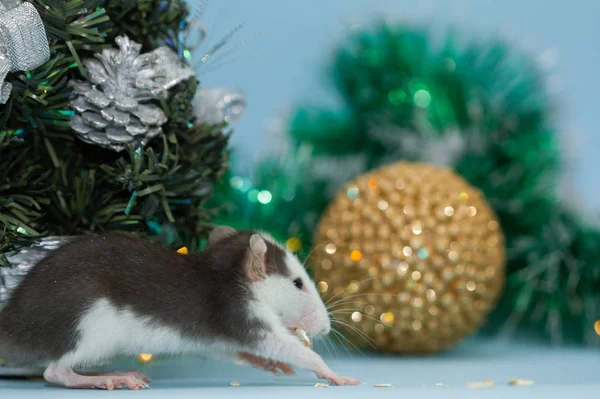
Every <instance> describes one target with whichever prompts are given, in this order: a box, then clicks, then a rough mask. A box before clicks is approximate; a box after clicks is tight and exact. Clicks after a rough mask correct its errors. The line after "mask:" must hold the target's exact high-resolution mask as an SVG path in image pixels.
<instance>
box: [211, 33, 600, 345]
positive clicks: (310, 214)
mask: <svg viewBox="0 0 600 399" xmlns="http://www.w3.org/2000/svg"><path fill="white" fill-rule="evenodd" d="M434 43H435V40H434V38H433V37H432V36H431V35H430V33H429V31H428V30H427V29H413V28H411V27H408V26H405V25H388V24H378V25H376V26H374V27H373V28H372V29H369V30H366V31H360V32H355V33H353V34H352V35H351V36H350V37H349V38H348V39H347V40H346V41H345V42H343V43H342V44H341V45H340V46H339V47H338V48H337V49H336V51H335V54H334V59H333V66H332V70H331V72H332V78H333V81H334V82H335V84H336V87H337V90H338V91H339V93H340V94H341V97H342V98H343V99H344V100H345V102H346V104H345V105H346V106H345V108H344V109H342V110H340V111H334V110H323V109H321V108H319V107H304V108H301V109H300V110H298V112H297V113H296V115H295V117H294V118H293V119H292V121H291V123H290V130H289V134H288V137H287V141H288V142H289V146H290V151H289V152H286V153H284V154H283V155H280V156H273V157H271V158H270V159H267V160H265V161H263V162H262V163H260V164H259V165H258V167H257V169H256V170H255V171H254V175H253V176H252V181H250V180H249V179H248V178H241V177H239V176H229V179H230V181H229V182H228V183H226V184H224V185H223V186H221V187H220V192H219V193H218V195H217V196H216V197H215V198H216V199H218V200H219V201H226V200H228V199H229V203H228V205H227V208H226V212H224V213H223V216H222V218H221V222H223V223H230V224H234V223H233V222H238V223H237V224H238V225H239V224H240V223H239V221H244V220H247V222H245V226H247V227H258V228H263V229H266V230H269V231H271V232H273V233H275V234H277V235H278V236H280V237H282V238H290V237H296V238H299V239H300V240H301V241H302V244H303V245H302V247H301V248H300V253H301V254H302V255H306V254H307V251H308V250H309V249H310V244H311V242H310V240H311V234H312V232H313V230H314V227H315V225H316V222H317V220H318V218H319V216H320V214H321V213H322V211H323V210H324V207H325V206H326V204H327V203H328V201H329V200H330V199H331V198H332V196H333V195H334V193H335V192H336V191H337V189H338V188H339V187H340V185H341V184H343V183H344V182H345V181H347V180H349V179H350V178H352V177H354V176H355V175H358V174H360V173H363V172H365V171H367V170H369V169H371V168H374V167H377V166H379V165H381V164H384V163H387V162H392V161H397V160H401V159H403V160H412V161H425V162H431V163H443V164H446V165H449V166H451V167H453V168H454V169H455V170H456V171H457V172H458V173H459V174H461V175H462V176H464V177H465V178H466V179H467V180H468V181H469V182H470V183H471V184H473V185H474V186H476V187H479V188H480V189H482V191H483V192H484V193H485V195H486V197H487V199H488V200H489V202H490V204H491V205H492V206H493V208H494V210H495V211H496V213H497V214H498V216H499V218H500V220H501V224H502V227H503V230H504V232H505V234H506V239H507V250H508V278H507V286H506V292H505V294H504V296H503V298H502V300H501V302H500V304H499V306H498V309H497V311H496V312H495V313H494V314H493V315H492V316H491V317H490V321H489V323H488V326H487V329H488V330H491V331H498V330H499V329H502V328H503V329H505V330H507V331H509V330H510V331H512V330H513V329H514V328H515V327H517V326H520V327H525V329H524V330H525V331H532V330H533V331H536V332H539V333H540V334H542V335H545V336H547V337H549V338H550V339H551V341H552V342H554V343H558V342H562V341H569V342H579V343H584V342H585V343H587V344H596V345H598V344H600V337H599V336H598V335H597V334H596V332H595V331H594V322H595V321H596V320H598V319H600V241H599V240H598V238H599V236H600V231H599V230H597V229H594V228H593V227H591V226H588V225H587V224H586V221H585V220H582V218H581V217H580V216H578V215H577V214H576V213H575V212H574V211H573V210H570V209H568V208H566V207H565V206H564V205H563V204H561V202H560V201H559V198H558V195H557V192H556V186H557V179H558V173H559V171H560V167H561V160H560V153H559V148H558V140H557V135H556V133H555V132H554V131H553V129H552V126H551V124H550V122H549V120H548V119H549V115H550V114H551V108H552V106H551V105H550V104H549V102H548V96H547V94H546V92H545V89H544V80H543V78H542V74H541V73H540V72H539V71H538V68H537V66H536V65H535V63H534V62H533V60H532V59H531V58H530V57H528V56H526V55H524V54H521V53H519V52H516V51H513V50H511V48H510V47H509V46H508V45H506V44H504V43H499V42H494V41H492V42H471V43H467V44H466V45H464V46H459V45H458V44H457V43H458V36H457V35H455V34H453V33H449V34H448V35H447V36H446V37H445V38H444V40H443V42H442V43H441V44H439V45H435V44H434ZM290 243H291V244H293V245H297V243H298V241H297V240H292V241H290ZM294 249H297V248H294Z"/></svg>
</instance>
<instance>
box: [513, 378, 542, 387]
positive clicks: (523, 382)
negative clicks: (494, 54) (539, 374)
mask: <svg viewBox="0 0 600 399" xmlns="http://www.w3.org/2000/svg"><path fill="white" fill-rule="evenodd" d="M508 385H535V382H533V381H531V380H526V379H523V378H517V379H515V380H510V381H508Z"/></svg>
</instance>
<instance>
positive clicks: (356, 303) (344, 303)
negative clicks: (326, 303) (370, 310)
mask: <svg viewBox="0 0 600 399" xmlns="http://www.w3.org/2000/svg"><path fill="white" fill-rule="evenodd" d="M366 304H368V302H342V303H340V304H338V305H335V306H342V305H366ZM335 306H330V307H328V308H327V311H330V310H336V309H333V308H334V307H335ZM356 310H360V309H356Z"/></svg>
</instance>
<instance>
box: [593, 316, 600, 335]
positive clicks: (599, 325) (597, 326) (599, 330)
mask: <svg viewBox="0 0 600 399" xmlns="http://www.w3.org/2000/svg"><path fill="white" fill-rule="evenodd" d="M594 331H596V334H598V335H600V320H596V322H595V323H594Z"/></svg>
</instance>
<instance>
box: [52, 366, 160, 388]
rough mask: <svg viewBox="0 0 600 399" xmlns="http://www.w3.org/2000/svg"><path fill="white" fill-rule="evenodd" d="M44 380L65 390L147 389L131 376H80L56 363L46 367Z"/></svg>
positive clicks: (140, 381)
mask: <svg viewBox="0 0 600 399" xmlns="http://www.w3.org/2000/svg"><path fill="white" fill-rule="evenodd" d="M44 379H45V380H46V381H48V382H49V383H52V384H56V385H61V386H63V387H65V388H78V389H107V390H109V391H112V390H113V389H115V388H117V389H119V388H124V387H126V386H127V387H128V388H129V389H133V390H138V389H144V388H148V384H146V382H145V381H143V380H142V379H139V378H137V377H134V376H132V375H115V374H106V375H96V376H87V375H80V374H77V373H75V372H74V371H73V370H72V369H71V368H70V367H64V366H61V365H60V364H58V363H52V364H50V365H49V366H48V368H47V369H46V371H44Z"/></svg>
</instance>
